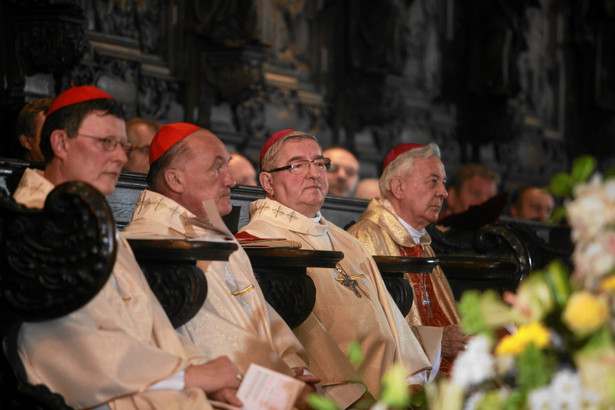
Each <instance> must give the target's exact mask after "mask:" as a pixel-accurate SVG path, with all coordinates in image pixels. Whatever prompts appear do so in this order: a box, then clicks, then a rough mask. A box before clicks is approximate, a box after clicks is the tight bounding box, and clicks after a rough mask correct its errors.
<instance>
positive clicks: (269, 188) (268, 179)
mask: <svg viewBox="0 0 615 410" xmlns="http://www.w3.org/2000/svg"><path fill="white" fill-rule="evenodd" d="M258 180H259V181H260V183H261V186H262V187H263V189H264V190H265V192H266V193H267V195H268V196H269V197H271V198H274V193H275V192H274V190H273V176H272V175H271V174H270V173H269V172H261V173H260V174H258Z"/></svg>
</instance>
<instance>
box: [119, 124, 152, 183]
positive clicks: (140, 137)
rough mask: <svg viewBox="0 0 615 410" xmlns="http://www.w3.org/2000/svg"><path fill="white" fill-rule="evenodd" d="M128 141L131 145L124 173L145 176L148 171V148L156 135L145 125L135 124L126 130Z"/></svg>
mask: <svg viewBox="0 0 615 410" xmlns="http://www.w3.org/2000/svg"><path fill="white" fill-rule="evenodd" d="M126 131H127V133H128V140H129V141H130V143H131V144H132V148H131V150H130V153H129V154H128V161H127V162H126V165H124V170H125V171H130V172H139V173H142V174H147V172H148V171H149V147H150V145H151V143H152V139H154V135H156V130H155V129H154V128H152V127H151V126H149V125H147V124H146V123H142V122H137V123H135V124H132V125H129V126H128V127H127V129H126Z"/></svg>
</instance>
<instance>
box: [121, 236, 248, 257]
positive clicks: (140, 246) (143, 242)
mask: <svg viewBox="0 0 615 410" xmlns="http://www.w3.org/2000/svg"><path fill="white" fill-rule="evenodd" d="M128 242H129V243H130V247H131V248H132V251H133V252H134V254H135V256H136V257H137V258H138V259H143V260H148V261H174V260H176V261H191V262H195V261H198V260H206V261H227V260H228V258H229V256H231V253H233V252H235V251H236V250H237V248H238V246H237V244H236V243H234V242H214V241H201V240H192V239H136V238H129V239H128Z"/></svg>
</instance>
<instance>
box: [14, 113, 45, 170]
mask: <svg viewBox="0 0 615 410" xmlns="http://www.w3.org/2000/svg"><path fill="white" fill-rule="evenodd" d="M44 122H45V112H44V111H40V112H39V113H38V114H36V119H35V124H34V128H35V130H36V132H35V133H34V135H33V136H27V135H23V138H21V136H20V142H21V145H23V146H24V147H25V148H26V149H27V152H26V155H25V158H24V159H25V160H26V161H30V162H45V157H44V156H43V153H42V152H41V131H42V129H43V123H44Z"/></svg>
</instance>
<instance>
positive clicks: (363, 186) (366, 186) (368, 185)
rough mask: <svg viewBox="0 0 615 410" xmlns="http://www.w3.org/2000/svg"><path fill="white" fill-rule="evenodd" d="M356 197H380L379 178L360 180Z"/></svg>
mask: <svg viewBox="0 0 615 410" xmlns="http://www.w3.org/2000/svg"><path fill="white" fill-rule="evenodd" d="M355 197H356V198H359V199H372V198H380V187H379V186H378V179H377V178H367V179H362V180H361V181H359V184H358V185H357V193H356V194H355Z"/></svg>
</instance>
